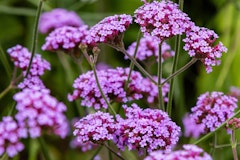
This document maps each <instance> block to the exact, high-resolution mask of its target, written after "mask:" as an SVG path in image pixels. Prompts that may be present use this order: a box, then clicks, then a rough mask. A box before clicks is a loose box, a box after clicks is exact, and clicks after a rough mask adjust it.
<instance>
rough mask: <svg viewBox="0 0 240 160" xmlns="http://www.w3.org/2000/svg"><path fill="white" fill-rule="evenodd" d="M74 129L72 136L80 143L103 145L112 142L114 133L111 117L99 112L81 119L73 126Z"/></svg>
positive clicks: (114, 127) (113, 123)
mask: <svg viewBox="0 0 240 160" xmlns="http://www.w3.org/2000/svg"><path fill="white" fill-rule="evenodd" d="M74 128H75V130H74V132H73V135H74V136H76V137H77V140H78V141H79V142H80V143H85V142H93V143H103V142H105V141H108V140H112V139H113V134H114V133H115V131H116V126H115V122H114V119H113V116H111V115H110V114H109V113H103V112H101V111H98V112H96V113H94V114H89V115H87V116H86V117H83V118H82V119H80V120H79V121H78V122H76V123H75V124H74Z"/></svg>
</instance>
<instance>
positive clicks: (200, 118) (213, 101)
mask: <svg viewBox="0 0 240 160" xmlns="http://www.w3.org/2000/svg"><path fill="white" fill-rule="evenodd" d="M236 108H237V99H236V98H235V97H231V96H227V95H224V94H223V93H222V92H212V93H209V92H207V93H204V94H202V95H200V96H199V97H198V101H197V103H196V106H194V107H193V108H192V109H191V111H192V113H191V114H190V116H192V118H193V119H194V120H195V122H196V124H201V125H203V126H204V131H205V132H212V131H214V130H215V129H216V128H217V127H219V126H220V125H221V124H222V123H223V122H225V121H226V120H227V119H228V118H230V117H231V116H232V115H233V114H234V110H235V109H236Z"/></svg>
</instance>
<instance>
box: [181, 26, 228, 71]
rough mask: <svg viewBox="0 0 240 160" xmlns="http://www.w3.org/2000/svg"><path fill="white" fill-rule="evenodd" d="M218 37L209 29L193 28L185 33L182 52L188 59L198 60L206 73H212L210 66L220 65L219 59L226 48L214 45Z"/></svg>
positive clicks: (219, 44)
mask: <svg viewBox="0 0 240 160" xmlns="http://www.w3.org/2000/svg"><path fill="white" fill-rule="evenodd" d="M217 38H218V35H217V34H216V33H215V32H214V31H213V30H210V29H207V28H204V27H198V26H193V27H192V28H191V30H189V31H188V32H186V38H185V39H183V42H185V45H184V50H185V51H188V54H189V55H190V57H195V58H198V59H199V60H201V61H202V63H203V64H204V65H205V67H206V71H207V73H210V72H212V66H216V65H220V63H221V61H220V60H219V58H221V57H222V52H227V48H226V47H224V46H223V44H222V43H221V42H219V43H218V44H217V45H214V42H215V41H216V39H217Z"/></svg>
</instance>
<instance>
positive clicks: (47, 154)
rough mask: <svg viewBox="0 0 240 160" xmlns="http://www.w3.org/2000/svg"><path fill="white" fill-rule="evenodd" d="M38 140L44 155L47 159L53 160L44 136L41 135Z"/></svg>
mask: <svg viewBox="0 0 240 160" xmlns="http://www.w3.org/2000/svg"><path fill="white" fill-rule="evenodd" d="M38 142H39V144H40V146H41V148H42V153H43V155H44V158H45V160H51V158H50V155H49V153H48V149H47V145H46V143H45V141H44V139H43V137H39V138H38Z"/></svg>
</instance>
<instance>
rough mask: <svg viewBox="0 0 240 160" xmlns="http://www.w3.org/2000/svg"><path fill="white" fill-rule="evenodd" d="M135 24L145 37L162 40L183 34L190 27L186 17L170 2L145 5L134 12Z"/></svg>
mask: <svg viewBox="0 0 240 160" xmlns="http://www.w3.org/2000/svg"><path fill="white" fill-rule="evenodd" d="M134 17H135V18H136V19H135V22H136V23H138V24H139V25H140V27H141V31H142V32H143V33H144V34H145V35H152V36H156V37H158V38H159V39H160V40H164V39H167V38H170V37H173V36H175V35H179V34H180V35H181V34H183V33H185V32H186V31H187V30H188V29H190V27H191V26H192V25H194V23H193V22H191V21H190V18H189V17H188V15H187V14H186V13H184V12H182V11H181V10H180V9H179V7H178V5H177V4H176V3H173V2H171V1H165V0H163V1H161V2H158V1H153V2H152V3H145V4H144V5H143V6H141V7H139V8H138V9H137V10H136V11H135V12H134Z"/></svg>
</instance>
